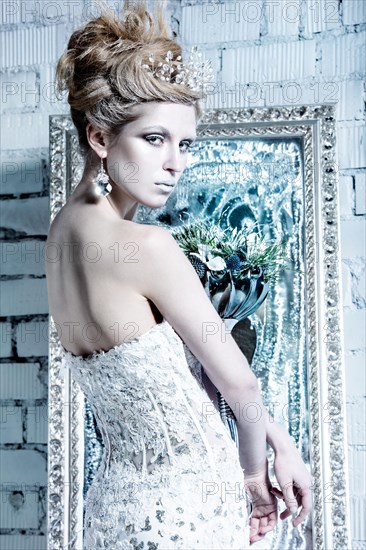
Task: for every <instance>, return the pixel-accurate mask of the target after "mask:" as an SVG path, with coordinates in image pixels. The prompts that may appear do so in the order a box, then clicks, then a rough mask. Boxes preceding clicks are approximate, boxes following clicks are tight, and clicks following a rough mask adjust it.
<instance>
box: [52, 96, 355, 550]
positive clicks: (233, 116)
mask: <svg viewBox="0 0 366 550" xmlns="http://www.w3.org/2000/svg"><path fill="white" fill-rule="evenodd" d="M335 122H336V120H335V106H334V105H332V104H326V105H315V106H314V105H312V106H296V107H278V108H276V107H271V108H257V109H212V110H209V111H206V112H205V113H204V115H203V117H202V119H201V121H200V125H199V127H198V137H199V138H230V137H238V136H245V137H255V138H261V137H262V138H266V137H286V138H288V137H289V136H290V137H298V138H300V140H301V141H302V145H303V151H304V197H305V228H304V231H305V239H304V240H305V256H306V267H307V271H306V294H307V340H308V384H309V405H310V406H309V410H310V417H311V418H310V440H311V458H312V473H313V477H314V489H313V547H314V548H315V549H316V550H326V549H328V548H332V549H333V550H343V549H344V548H349V547H350V541H349V517H348V481H347V446H346V434H345V426H346V421H345V396H344V368H343V353H342V336H343V327H342V307H341V284H340V283H341V281H340V254H339V242H340V238H339V221H338V219H339V215H338V177H337V157H336V136H335ZM50 166H51V183H50V207H51V219H53V217H54V216H55V214H56V213H57V211H58V210H59V209H60V208H61V207H62V205H63V204H64V202H65V201H66V197H67V193H68V191H69V190H70V189H72V188H73V186H74V185H75V184H76V183H77V181H78V178H79V176H80V158H79V156H78V144H77V138H76V135H75V132H74V127H73V124H72V122H71V119H70V117H69V116H64V115H56V116H51V117H50ZM49 334H50V349H49V438H48V444H49V455H48V475H49V483H48V526H49V529H48V545H49V549H50V550H58V549H63V548H65V547H67V548H69V549H70V550H72V549H78V550H81V548H82V537H81V532H82V479H83V423H82V422H81V419H82V418H83V411H82V403H83V400H82V395H81V393H80V390H79V389H78V386H77V385H76V383H75V382H74V381H73V380H72V379H71V378H70V374H69V371H68V370H66V371H65V373H63V372H62V361H61V357H62V348H61V346H60V343H59V341H58V338H57V332H56V330H55V326H54V324H53V321H52V318H50V333H49Z"/></svg>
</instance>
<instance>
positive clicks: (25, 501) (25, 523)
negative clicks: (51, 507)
mask: <svg viewBox="0 0 366 550" xmlns="http://www.w3.org/2000/svg"><path fill="white" fill-rule="evenodd" d="M0 494H1V499H2V506H1V509H0V522H1V523H0V525H1V526H2V528H3V529H37V528H38V493H36V492H35V491H34V492H31V491H27V492H26V493H25V494H24V496H23V493H20V492H19V493H18V494H14V493H12V492H7V491H1V493H0ZM12 503H14V504H12Z"/></svg>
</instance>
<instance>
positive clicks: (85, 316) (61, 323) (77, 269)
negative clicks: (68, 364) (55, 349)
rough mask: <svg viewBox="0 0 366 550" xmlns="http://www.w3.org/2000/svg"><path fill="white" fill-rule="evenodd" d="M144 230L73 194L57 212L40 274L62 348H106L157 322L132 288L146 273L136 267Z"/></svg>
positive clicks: (82, 351) (144, 240)
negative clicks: (45, 286) (84, 201)
mask: <svg viewBox="0 0 366 550" xmlns="http://www.w3.org/2000/svg"><path fill="white" fill-rule="evenodd" d="M149 230H151V227H150V226H148V225H142V224H137V223H135V222H131V221H127V220H123V219H120V218H119V219H117V218H111V217H110V216H108V215H107V214H106V213H105V212H104V211H103V210H100V209H98V208H97V207H96V206H95V204H87V203H80V202H79V201H78V200H73V199H71V200H69V202H68V203H67V204H66V205H65V206H64V207H63V208H62V210H61V211H60V212H59V213H58V215H57V216H56V218H55V219H54V221H53V223H52V225H51V228H50V231H49V234H48V239H47V248H46V274H47V284H48V298H49V306H50V312H51V314H52V317H53V320H54V321H55V323H56V326H57V331H58V334H59V337H60V340H61V343H62V345H63V346H64V348H65V349H67V350H69V351H71V352H72V353H74V354H75V355H88V354H90V353H92V352H93V351H94V350H102V349H103V350H108V349H110V348H111V347H113V346H115V345H118V344H120V343H122V342H124V341H127V340H130V339H132V338H134V337H137V336H139V335H141V334H143V333H145V332H147V331H148V330H150V329H151V328H152V327H153V326H154V325H156V324H157V323H160V322H161V321H162V319H163V317H162V315H161V313H160V312H159V310H158V309H157V308H156V306H155V305H154V304H153V303H152V302H151V300H149V299H147V298H146V297H145V296H143V295H142V294H141V293H140V292H139V289H138V288H136V281H138V280H140V281H141V277H145V276H146V277H148V276H149V274H148V273H144V274H142V273H141V272H140V271H141V266H142V262H141V258H142V255H143V254H144V247H145V248H146V246H147V238H146V237H147V235H148V232H149ZM138 271H139V273H138ZM137 275H138V276H137Z"/></svg>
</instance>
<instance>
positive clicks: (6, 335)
mask: <svg viewBox="0 0 366 550" xmlns="http://www.w3.org/2000/svg"><path fill="white" fill-rule="evenodd" d="M0 335H1V340H0V357H10V355H11V337H12V328H11V323H0Z"/></svg>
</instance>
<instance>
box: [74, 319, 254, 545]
mask: <svg viewBox="0 0 366 550" xmlns="http://www.w3.org/2000/svg"><path fill="white" fill-rule="evenodd" d="M64 364H65V366H66V367H68V368H70V369H71V372H72V375H73V377H74V379H75V380H76V381H77V383H78V384H79V385H80V387H81V389H82V391H83V393H84V394H85V396H86V398H87V400H88V401H89V403H90V405H91V407H92V409H93V412H94V415H95V418H96V420H97V423H98V427H99V429H100V431H101V433H102V436H103V442H104V446H105V450H104V455H103V460H102V462H101V465H100V467H99V469H98V471H97V474H96V476H95V478H94V480H93V483H92V485H91V487H90V489H89V491H88V494H87V499H86V511H85V524H84V543H83V549H84V550H99V549H102V548H103V549H108V550H137V549H138V550H156V549H158V550H168V549H169V550H170V549H178V548H180V549H184V550H210V549H211V550H219V549H222V550H229V549H230V550H239V549H240V550H244V549H245V550H247V549H249V527H248V517H247V509H246V501H245V491H244V474H243V470H242V468H241V465H240V462H239V455H238V450H237V447H236V445H235V443H234V441H233V440H232V439H231V437H230V434H229V432H228V430H227V428H226V426H225V425H224V424H223V422H222V420H221V418H220V416H219V413H218V412H217V411H216V409H215V408H214V406H213V403H212V401H211V400H210V398H209V397H208V395H207V392H206V390H205V388H204V386H203V385H202V382H201V379H200V368H201V367H200V364H199V363H198V361H197V360H196V359H195V357H194V356H193V354H192V353H191V352H190V351H189V349H188V348H187V346H186V345H185V344H184V343H183V341H182V340H181V338H180V337H179V335H178V334H177V333H176V332H175V331H174V329H173V328H172V326H171V325H170V324H169V323H168V322H167V321H166V320H163V322H162V323H159V324H157V325H155V326H154V327H153V328H152V329H150V330H149V331H148V332H146V333H145V334H142V335H141V336H139V337H137V338H135V339H133V340H130V341H128V342H125V343H122V344H120V345H117V346H115V347H114V348H112V349H110V350H109V351H107V352H103V351H101V352H94V353H93V354H92V355H90V356H88V357H86V358H83V357H81V356H75V355H73V354H72V353H70V352H67V351H65V356H64Z"/></svg>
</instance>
